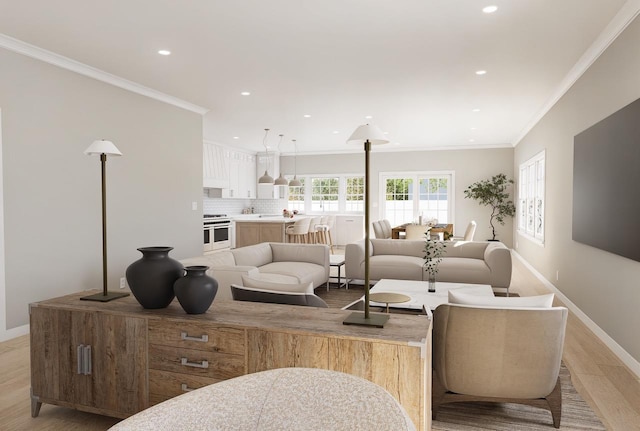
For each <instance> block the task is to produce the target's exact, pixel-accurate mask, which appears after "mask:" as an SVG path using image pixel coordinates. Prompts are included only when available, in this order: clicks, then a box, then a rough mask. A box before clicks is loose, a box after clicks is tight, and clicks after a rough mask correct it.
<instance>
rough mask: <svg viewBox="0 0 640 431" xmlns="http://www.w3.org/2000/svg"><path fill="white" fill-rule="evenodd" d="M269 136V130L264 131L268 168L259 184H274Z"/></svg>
mask: <svg viewBox="0 0 640 431" xmlns="http://www.w3.org/2000/svg"><path fill="white" fill-rule="evenodd" d="M268 134H269V129H264V138H263V139H262V145H264V150H265V152H266V153H267V163H266V164H267V168H266V169H265V170H264V175H263V176H261V177H260V178H258V184H273V177H272V176H271V175H269V160H270V159H269V147H267V135H268Z"/></svg>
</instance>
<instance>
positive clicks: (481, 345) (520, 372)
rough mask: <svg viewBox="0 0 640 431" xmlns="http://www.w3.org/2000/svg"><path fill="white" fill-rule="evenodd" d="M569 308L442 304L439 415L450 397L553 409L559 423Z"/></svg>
mask: <svg viewBox="0 0 640 431" xmlns="http://www.w3.org/2000/svg"><path fill="white" fill-rule="evenodd" d="M495 299H507V300H508V299H510V298H495ZM514 299H525V298H514ZM449 302H451V300H450V301H449ZM567 313H568V311H567V309H566V308H564V307H550V308H534V307H528V308H517V307H513V308H503V307H490V306H486V305H485V306H473V305H459V304H451V303H450V304H445V305H440V306H438V307H437V308H436V310H435V311H434V314H433V319H434V320H433V391H432V401H431V409H432V414H433V419H434V420H435V419H436V416H437V414H438V411H439V409H440V407H441V406H442V405H443V404H446V403H456V402H469V401H485V402H487V401H488V402H506V403H519V404H528V405H532V406H536V407H540V408H544V409H547V410H550V411H551V416H552V419H553V426H554V427H556V428H559V427H560V418H561V411H562V394H561V390H560V379H559V377H558V375H559V371H560V361H561V358H562V348H563V344H564V334H565V327H566V323H567Z"/></svg>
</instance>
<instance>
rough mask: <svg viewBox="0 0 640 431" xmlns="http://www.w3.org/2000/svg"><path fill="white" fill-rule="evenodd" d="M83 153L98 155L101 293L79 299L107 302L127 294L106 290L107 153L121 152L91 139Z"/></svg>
mask: <svg viewBox="0 0 640 431" xmlns="http://www.w3.org/2000/svg"><path fill="white" fill-rule="evenodd" d="M84 153H85V154H86V155H88V156H92V155H100V166H101V171H102V293H97V294H95V295H89V296H83V297H82V298H80V299H83V300H85V301H100V302H108V301H112V300H114V299H117V298H122V297H124V296H129V294H128V293H125V292H109V291H108V290H107V185H106V184H107V170H106V169H107V155H109V156H121V155H122V153H121V152H120V150H118V148H116V146H115V145H114V144H113V142H111V141H105V140H104V139H102V140H98V141H93V143H92V144H91V145H89V148H87V149H86V150H85V151H84Z"/></svg>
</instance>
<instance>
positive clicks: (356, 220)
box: [333, 215, 364, 247]
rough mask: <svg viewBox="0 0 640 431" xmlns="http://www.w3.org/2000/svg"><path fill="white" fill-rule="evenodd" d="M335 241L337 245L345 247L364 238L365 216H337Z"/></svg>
mask: <svg viewBox="0 0 640 431" xmlns="http://www.w3.org/2000/svg"><path fill="white" fill-rule="evenodd" d="M334 229H335V232H334V233H333V241H334V244H335V245H338V246H342V247H344V246H345V245H347V244H349V243H352V242H356V241H358V240H361V239H362V238H364V216H361V215H339V216H336V225H335V228H334Z"/></svg>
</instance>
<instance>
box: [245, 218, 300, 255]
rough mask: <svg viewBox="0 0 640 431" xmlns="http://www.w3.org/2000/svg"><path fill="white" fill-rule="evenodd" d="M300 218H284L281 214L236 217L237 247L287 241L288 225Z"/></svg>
mask: <svg viewBox="0 0 640 431" xmlns="http://www.w3.org/2000/svg"><path fill="white" fill-rule="evenodd" d="M296 220H298V218H297V217H296V218H284V217H283V216H281V215H274V216H267V217H265V216H262V217H258V216H256V218H249V219H244V220H243V219H236V220H235V224H236V248H240V247H246V246H248V245H254V244H260V243H261V242H287V235H286V233H285V231H286V229H287V226H290V225H292V224H293V223H295V221H296Z"/></svg>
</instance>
